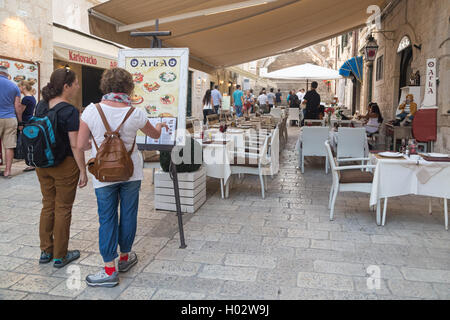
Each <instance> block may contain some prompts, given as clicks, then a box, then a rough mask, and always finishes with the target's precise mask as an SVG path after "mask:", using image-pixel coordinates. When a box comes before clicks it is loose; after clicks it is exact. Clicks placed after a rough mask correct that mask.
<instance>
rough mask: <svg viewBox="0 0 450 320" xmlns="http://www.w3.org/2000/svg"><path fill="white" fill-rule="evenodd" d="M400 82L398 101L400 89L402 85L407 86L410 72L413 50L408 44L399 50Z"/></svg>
mask: <svg viewBox="0 0 450 320" xmlns="http://www.w3.org/2000/svg"><path fill="white" fill-rule="evenodd" d="M399 54H400V83H399V92H398V99H399V101H398V102H399V103H400V98H401V91H402V90H401V89H402V88H403V87H406V86H409V78H410V75H411V73H412V69H411V63H412V60H413V50H412V46H408V47H407V48H405V49H403V50H402V51H400V53H399Z"/></svg>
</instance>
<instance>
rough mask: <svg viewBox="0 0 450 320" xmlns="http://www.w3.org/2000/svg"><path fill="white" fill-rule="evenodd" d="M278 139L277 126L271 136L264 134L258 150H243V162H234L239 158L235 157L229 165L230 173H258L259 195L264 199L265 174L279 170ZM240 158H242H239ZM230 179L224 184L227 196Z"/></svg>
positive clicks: (271, 173)
mask: <svg viewBox="0 0 450 320" xmlns="http://www.w3.org/2000/svg"><path fill="white" fill-rule="evenodd" d="M269 139H270V140H271V146H270V149H271V151H270V156H269V155H268V149H269ZM278 141H279V129H278V127H277V128H276V129H275V130H274V132H273V134H272V135H271V136H266V137H265V139H264V144H263V146H262V148H260V150H259V152H257V153H255V152H245V153H244V154H242V155H243V156H245V164H240V163H236V162H237V161H236V160H238V161H239V160H240V159H239V158H237V157H235V163H234V164H233V165H231V174H232V175H233V174H239V175H241V174H253V175H258V176H259V179H260V182H261V195H262V198H263V199H265V193H264V192H265V190H266V187H267V182H265V181H266V180H267V179H266V176H267V175H272V176H273V174H276V173H278V170H279V161H278V156H279V150H278V148H277V146H278ZM241 159H242V158H241ZM230 180H231V179H229V180H228V182H227V185H226V191H225V192H226V195H225V197H228V194H229V188H230Z"/></svg>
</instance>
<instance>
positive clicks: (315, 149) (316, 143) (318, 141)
mask: <svg viewBox="0 0 450 320" xmlns="http://www.w3.org/2000/svg"><path fill="white" fill-rule="evenodd" d="M302 130H303V132H302V142H301V157H300V159H299V160H300V164H299V166H300V167H301V168H302V173H304V172H305V157H306V156H313V157H325V172H326V173H327V174H328V161H327V157H328V154H327V152H326V151H325V150H324V149H323V147H322V146H323V143H324V142H325V141H327V140H328V139H329V130H328V128H326V127H303V129H302Z"/></svg>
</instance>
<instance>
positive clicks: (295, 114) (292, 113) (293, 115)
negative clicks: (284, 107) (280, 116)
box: [287, 108, 301, 127]
mask: <svg viewBox="0 0 450 320" xmlns="http://www.w3.org/2000/svg"><path fill="white" fill-rule="evenodd" d="M287 121H288V123H289V124H291V121H297V124H298V126H299V127H300V121H301V120H300V109H299V108H289V115H288V119H287Z"/></svg>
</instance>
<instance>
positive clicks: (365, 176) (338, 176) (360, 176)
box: [325, 141, 380, 223]
mask: <svg viewBox="0 0 450 320" xmlns="http://www.w3.org/2000/svg"><path fill="white" fill-rule="evenodd" d="M325 150H326V152H327V154H328V161H329V162H330V166H331V173H332V176H333V185H332V186H331V190H330V198H329V201H328V209H330V220H333V218H334V205H335V203H336V198H337V194H338V192H346V191H352V192H363V193H371V191H372V181H373V174H372V172H369V171H361V169H366V170H371V169H374V168H375V166H374V165H359V166H338V165H337V161H336V160H335V159H334V157H333V153H332V152H331V147H330V143H329V142H328V141H325ZM377 210H380V208H379V206H378V207H377ZM377 216H378V215H377ZM377 223H378V222H377Z"/></svg>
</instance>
